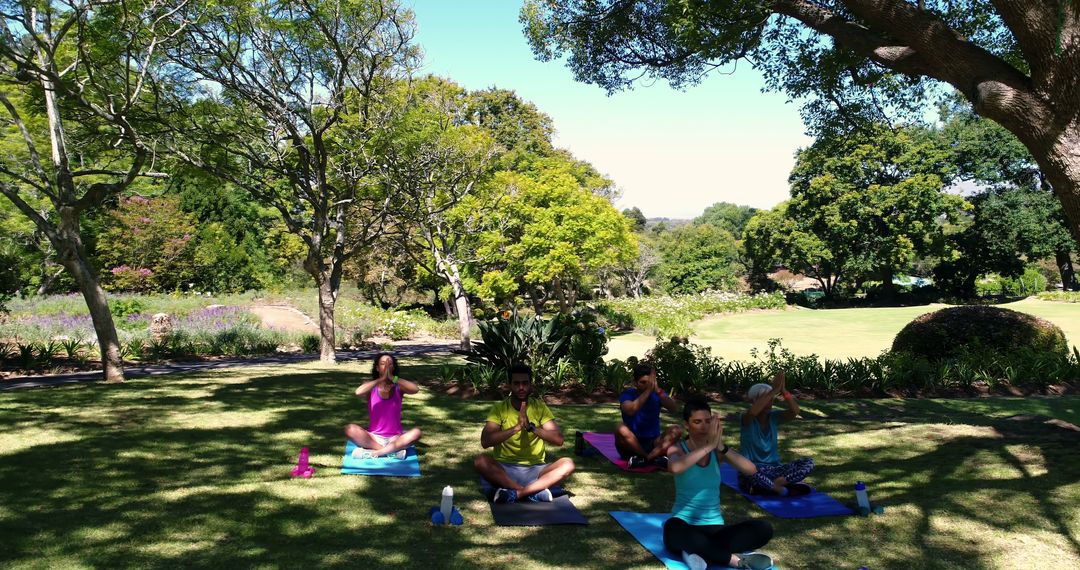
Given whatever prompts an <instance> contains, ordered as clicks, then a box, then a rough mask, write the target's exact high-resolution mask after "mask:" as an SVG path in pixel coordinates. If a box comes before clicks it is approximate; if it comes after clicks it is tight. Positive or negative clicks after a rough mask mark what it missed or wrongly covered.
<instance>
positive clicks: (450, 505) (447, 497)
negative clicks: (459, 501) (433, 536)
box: [439, 485, 454, 524]
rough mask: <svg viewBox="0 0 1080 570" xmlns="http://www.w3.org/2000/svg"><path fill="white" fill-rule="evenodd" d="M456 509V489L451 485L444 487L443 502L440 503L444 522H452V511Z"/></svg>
mask: <svg viewBox="0 0 1080 570" xmlns="http://www.w3.org/2000/svg"><path fill="white" fill-rule="evenodd" d="M453 510H454V489H453V487H451V486H450V485H447V486H445V487H443V490H442V503H441V504H440V505H439V512H441V513H442V516H443V524H450V513H451V512H453Z"/></svg>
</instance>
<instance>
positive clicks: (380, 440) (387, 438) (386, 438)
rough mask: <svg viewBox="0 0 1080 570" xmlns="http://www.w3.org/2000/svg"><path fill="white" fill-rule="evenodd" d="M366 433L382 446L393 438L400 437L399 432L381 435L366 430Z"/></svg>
mask: <svg viewBox="0 0 1080 570" xmlns="http://www.w3.org/2000/svg"><path fill="white" fill-rule="evenodd" d="M368 435H370V436H371V439H374V440H375V442H376V443H378V444H379V445H380V446H382V447H386V444H388V443H390V442H391V441H394V440H395V439H397V438H399V437H401V434H400V433H399V434H397V435H391V436H381V435H377V434H374V433H371V432H368Z"/></svg>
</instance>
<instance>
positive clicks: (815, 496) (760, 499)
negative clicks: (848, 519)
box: [720, 463, 855, 519]
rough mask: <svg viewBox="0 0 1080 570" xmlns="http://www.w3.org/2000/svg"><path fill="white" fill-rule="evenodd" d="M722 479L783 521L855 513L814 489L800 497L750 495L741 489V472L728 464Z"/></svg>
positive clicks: (721, 471) (723, 466) (722, 472)
mask: <svg viewBox="0 0 1080 570" xmlns="http://www.w3.org/2000/svg"><path fill="white" fill-rule="evenodd" d="M720 477H721V478H722V479H723V481H724V485H727V486H728V487H731V488H732V489H735V492H737V493H739V494H740V495H742V496H744V497H746V498H747V499H750V500H751V501H753V502H754V503H755V504H756V505H758V506H759V507H761V508H763V509H765V510H766V511H769V514H771V515H774V516H778V517H780V518H782V519H812V518H815V517H840V516H848V515H853V514H855V511H853V510H851V508H850V507H848V506H846V505H844V504H843V503H841V502H840V501H837V500H836V499H834V498H832V497H831V496H829V495H827V494H825V493H822V492H821V491H818V490H817V489H814V490H813V491H812V492H811V493H810V494H809V495H802V496H799V497H775V496H772V495H748V494H746V493H744V492H742V489H740V488H739V472H738V471H735V468H734V467H732V466H731V465H730V464H728V463H723V464H721V465H720Z"/></svg>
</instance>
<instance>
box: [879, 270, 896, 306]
mask: <svg viewBox="0 0 1080 570" xmlns="http://www.w3.org/2000/svg"><path fill="white" fill-rule="evenodd" d="M878 276H879V277H881V299H882V300H883V301H887V302H891V301H892V300H893V299H895V298H896V285H895V284H894V283H893V282H892V278H893V270H892V267H882V268H881V270H880V272H879V273H878Z"/></svg>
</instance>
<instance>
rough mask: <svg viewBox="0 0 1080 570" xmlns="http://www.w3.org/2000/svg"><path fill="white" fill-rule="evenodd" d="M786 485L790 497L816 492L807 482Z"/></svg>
mask: <svg viewBox="0 0 1080 570" xmlns="http://www.w3.org/2000/svg"><path fill="white" fill-rule="evenodd" d="M786 487H787V491H788V496H789V497H803V496H806V495H809V494H810V493H812V492H814V488H813V487H811V486H810V485H807V484H806V483H792V484H790V485H786Z"/></svg>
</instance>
